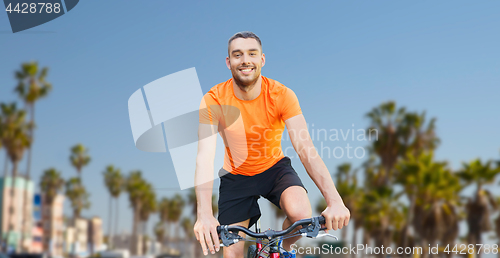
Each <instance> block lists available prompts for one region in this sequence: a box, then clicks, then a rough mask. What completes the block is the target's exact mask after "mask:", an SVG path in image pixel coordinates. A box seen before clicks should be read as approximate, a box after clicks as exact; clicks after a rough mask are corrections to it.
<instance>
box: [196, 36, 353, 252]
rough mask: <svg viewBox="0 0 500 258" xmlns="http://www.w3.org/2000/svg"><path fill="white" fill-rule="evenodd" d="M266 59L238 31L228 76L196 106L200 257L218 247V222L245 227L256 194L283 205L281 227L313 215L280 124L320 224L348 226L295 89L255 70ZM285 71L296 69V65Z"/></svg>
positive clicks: (251, 219) (254, 212)
mask: <svg viewBox="0 0 500 258" xmlns="http://www.w3.org/2000/svg"><path fill="white" fill-rule="evenodd" d="M265 61H266V58H265V55H264V54H263V53H262V43H261V41H260V39H259V37H257V35H255V34H253V33H252V32H240V33H236V34H235V35H234V36H232V37H231V38H230V39H229V42H228V57H226V65H227V67H228V68H229V69H230V70H231V73H232V78H231V79H229V80H228V81H226V82H223V83H220V84H218V85H216V86H215V87H213V88H212V89H211V90H210V91H209V92H208V93H207V94H206V95H205V96H204V98H203V101H202V104H201V106H200V126H199V143H198V155H197V159H196V185H197V187H196V196H197V199H198V204H197V208H198V218H197V221H196V224H195V226H194V232H195V235H196V238H197V239H198V241H199V242H200V244H201V246H202V249H203V253H204V254H205V255H207V254H208V251H210V252H211V253H212V254H214V253H215V251H217V252H218V251H219V240H218V235H217V232H216V227H217V226H218V225H220V224H222V225H239V226H244V227H251V226H252V225H253V224H254V223H255V222H256V221H257V220H258V218H259V217H260V215H261V214H260V210H259V206H258V203H257V199H258V198H259V197H260V196H263V197H265V198H266V199H268V200H270V201H271V202H272V203H273V204H275V205H276V206H278V207H279V208H281V209H283V211H284V212H285V214H286V216H287V218H286V219H285V221H284V222H283V228H287V227H289V226H290V225H291V224H292V223H293V222H295V221H297V220H300V219H305V218H310V217H311V216H312V210H311V204H310V202H309V199H308V197H307V191H306V189H305V188H304V186H303V185H302V182H301V180H300V178H299V177H298V175H297V173H296V172H295V171H294V169H293V168H292V167H291V165H290V163H291V162H290V159H289V158H288V157H284V155H283V152H282V150H281V136H282V133H283V130H284V127H285V125H286V128H287V130H288V133H289V135H290V139H291V142H292V144H293V147H294V149H295V151H296V152H297V153H298V155H299V157H300V160H301V162H302V164H303V165H304V167H305V169H306V171H307V173H308V174H309V176H310V177H311V179H312V180H313V181H314V183H315V184H316V185H317V186H318V188H319V190H320V191H321V193H322V195H323V196H324V198H325V200H326V203H327V206H328V207H327V208H326V209H325V211H323V213H322V215H323V216H324V217H325V218H326V224H325V226H326V228H327V229H328V230H331V229H334V230H337V229H341V228H342V227H343V226H347V225H348V223H349V218H350V214H349V210H348V209H347V208H346V207H345V205H344V203H343V201H342V198H341V197H340V195H339V194H338V192H337V190H336V189H335V186H334V183H333V180H332V178H331V176H330V174H329V172H328V169H327V168H326V166H325V164H324V162H323V160H322V159H321V158H320V157H319V155H318V153H317V151H316V149H315V148H314V146H313V143H312V140H311V138H310V136H309V132H308V131H307V126H306V121H305V119H304V116H303V115H302V111H301V109H300V106H299V102H298V99H297V97H296V95H295V93H294V92H293V91H292V90H291V89H288V88H287V87H285V86H283V85H282V84H281V83H279V82H277V81H275V80H272V79H269V78H266V77H264V76H262V75H261V68H262V67H263V66H264V64H265ZM289 68H290V69H291V71H293V70H298V67H297V66H296V65H293V66H291V67H289ZM217 132H219V133H220V134H221V136H222V138H223V140H224V144H225V157H224V166H223V168H222V169H221V171H220V172H219V175H220V176H221V185H220V189H219V218H218V219H219V220H218V221H217V219H215V217H214V216H213V213H212V205H211V204H212V189H213V182H212V181H209V179H210V177H211V176H212V175H213V161H214V156H215V145H216V133H217ZM207 181H208V183H204V182H207ZM298 238H300V237H295V238H290V239H286V240H284V241H283V248H285V249H286V250H287V251H290V250H291V247H290V245H291V244H293V243H294V242H296V241H297V240H298ZM243 247H244V242H240V243H237V244H234V245H232V246H230V247H226V248H224V250H223V251H224V257H225V258H234V257H239V258H240V257H243V256H244V250H243ZM285 255H286V257H295V255H294V254H291V253H286V254H285Z"/></svg>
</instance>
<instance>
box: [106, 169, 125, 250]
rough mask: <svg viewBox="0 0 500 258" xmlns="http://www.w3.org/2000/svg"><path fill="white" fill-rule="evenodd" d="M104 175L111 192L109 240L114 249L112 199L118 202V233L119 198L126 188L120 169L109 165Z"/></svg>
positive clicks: (116, 224) (116, 223)
mask: <svg viewBox="0 0 500 258" xmlns="http://www.w3.org/2000/svg"><path fill="white" fill-rule="evenodd" d="M103 175H104V184H105V185H106V188H107V189H108V191H109V196H110V198H109V222H108V223H109V224H108V238H109V241H108V242H109V246H110V248H112V246H113V230H112V229H111V228H112V226H111V225H112V223H111V217H112V208H111V207H112V205H111V203H112V199H115V202H116V215H115V216H116V219H115V229H114V231H115V232H116V230H117V228H118V227H117V226H118V222H117V221H118V214H119V212H118V211H119V207H118V206H119V201H118V197H119V196H120V194H121V192H122V190H123V187H124V178H123V176H122V174H121V172H120V169H118V168H115V167H114V166H113V165H109V166H107V167H106V170H105V171H104V172H103Z"/></svg>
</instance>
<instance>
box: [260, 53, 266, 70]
mask: <svg viewBox="0 0 500 258" xmlns="http://www.w3.org/2000/svg"><path fill="white" fill-rule="evenodd" d="M261 59H262V67H264V65H265V64H266V54H264V53H262V57H261Z"/></svg>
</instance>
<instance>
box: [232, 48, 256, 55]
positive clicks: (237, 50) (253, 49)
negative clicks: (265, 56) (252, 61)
mask: <svg viewBox="0 0 500 258" xmlns="http://www.w3.org/2000/svg"><path fill="white" fill-rule="evenodd" d="M248 51H250V52H253V51H259V49H258V48H252V49H249V50H248ZM235 52H243V51H241V49H235V50H233V51H231V54H234V53H235Z"/></svg>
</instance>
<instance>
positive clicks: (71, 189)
mask: <svg viewBox="0 0 500 258" xmlns="http://www.w3.org/2000/svg"><path fill="white" fill-rule="evenodd" d="M89 196H90V194H89V193H87V190H86V189H85V187H84V186H83V184H82V182H81V179H80V178H78V177H73V178H70V179H69V180H68V181H67V182H66V197H68V199H69V200H70V202H71V209H72V210H73V218H74V219H77V218H80V215H81V212H82V210H84V209H88V208H90V201H89Z"/></svg>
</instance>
